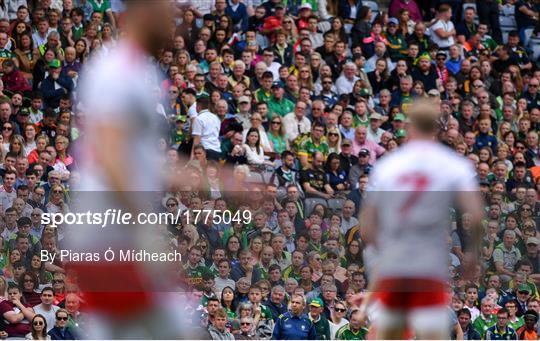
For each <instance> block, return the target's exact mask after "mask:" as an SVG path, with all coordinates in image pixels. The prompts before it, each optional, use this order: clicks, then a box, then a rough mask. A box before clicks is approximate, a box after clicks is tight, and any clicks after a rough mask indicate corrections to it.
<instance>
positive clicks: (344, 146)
mask: <svg viewBox="0 0 540 341" xmlns="http://www.w3.org/2000/svg"><path fill="white" fill-rule="evenodd" d="M123 5H124V4H123V2H122V1H121V0H63V1H62V0H0V73H1V75H2V78H1V80H2V82H1V86H0V123H1V133H0V142H1V143H2V144H1V148H0V161H1V169H0V175H1V178H2V185H1V187H0V204H1V207H2V209H1V210H0V211H1V212H0V216H1V219H2V220H1V225H2V228H1V229H0V230H1V233H0V238H1V243H0V248H1V252H0V269H1V270H2V273H1V276H0V314H2V317H1V319H0V320H1V322H0V337H3V338H4V337H19V338H20V337H27V338H29V339H46V338H48V337H50V338H52V339H74V338H85V337H87V332H88V330H86V329H85V322H86V312H85V306H84V292H81V290H80V289H79V285H78V284H80V283H76V281H75V279H73V278H71V277H70V276H69V275H67V274H66V270H65V266H64V265H65V264H62V263H61V262H59V261H58V260H57V261H53V262H47V261H43V260H42V258H41V251H42V250H47V251H48V252H49V253H51V254H54V253H57V252H59V250H61V249H62V246H63V242H62V241H63V237H64V232H65V228H67V227H65V226H59V227H58V228H55V227H53V226H50V225H46V226H45V225H43V224H42V220H41V215H42V214H43V213H67V212H69V211H70V205H71V201H72V200H73V198H74V197H75V196H76V193H75V191H74V189H75V188H77V185H78V184H80V183H81V182H82V181H84V180H85V179H82V178H81V176H80V173H79V171H78V163H80V162H81V160H80V159H79V157H80V154H79V153H78V149H79V148H80V145H81V144H82V141H84V138H85V129H84V127H85V123H86V122H87V121H88V120H92V113H91V112H85V105H84V103H81V102H80V101H79V94H78V92H77V90H78V89H77V83H78V79H79V76H80V75H81V72H84V70H85V66H86V65H88V63H89V62H91V61H92V60H93V59H96V58H107V55H108V53H109V52H110V51H111V50H113V49H115V47H116V46H117V45H118V42H119V39H120V38H121V37H122V34H123V27H122V15H123V11H124V7H123ZM176 9H177V20H176V21H175V22H171V24H170V41H169V42H168V44H167V46H165V47H163V48H161V49H160V50H159V52H158V53H157V54H156V55H155V56H153V58H152V63H153V66H154V70H153V77H155V78H156V79H158V80H159V82H160V84H161V86H159V87H156V88H152V89H148V94H149V95H150V96H154V98H155V100H156V114H155V120H154V122H149V125H153V126H155V127H156V128H157V129H158V130H159V131H160V132H161V137H160V138H159V140H158V139H156V148H159V153H160V155H161V162H162V163H161V164H160V165H156V166H157V167H159V168H160V169H161V170H162V172H163V178H164V179H166V184H165V186H166V187H165V190H164V192H163V193H161V201H160V202H159V203H158V206H159V207H157V206H156V207H155V208H156V209H159V210H160V211H162V212H170V213H173V214H175V215H176V213H177V212H180V213H181V215H180V216H181V219H180V221H174V222H171V223H170V224H169V225H168V226H167V228H166V233H165V237H166V238H167V239H168V241H169V242H170V247H171V248H174V249H175V250H177V251H178V252H180V253H181V254H182V256H183V257H182V264H177V271H178V275H179V276H178V278H179V279H178V283H177V284H178V288H179V289H178V291H179V292H180V293H181V294H182V295H184V296H186V297H187V298H188V299H189V304H186V306H185V314H184V315H183V316H178V319H179V320H180V319H182V320H185V319H186V318H187V319H189V320H190V321H191V326H192V328H190V330H191V331H190V333H191V334H190V336H191V337H193V338H202V339H204V338H212V339H215V340H216V339H217V340H225V339H270V338H272V339H343V340H360V339H365V338H366V337H368V334H369V333H371V332H372V330H373V329H374V328H376V325H375V326H374V325H373V322H374V321H375V322H376V308H374V309H371V308H370V309H368V310H369V314H368V317H369V318H368V319H365V318H364V314H363V311H361V310H360V309H359V306H358V304H359V303H360V300H359V299H358V298H359V297H364V298H365V299H367V297H368V296H369V297H370V300H372V301H373V304H372V305H373V306H375V307H376V301H377V298H376V296H377V295H376V288H375V292H374V293H371V294H368V285H369V283H370V281H369V280H370V278H369V271H368V270H369V269H368V268H369V260H368V259H367V257H366V258H365V257H364V245H363V242H362V235H361V221H359V220H358V217H359V215H358V214H359V211H360V209H361V207H362V201H363V200H364V198H365V197H366V196H369V178H370V174H372V173H371V172H372V170H373V167H374V166H375V165H376V163H377V160H379V159H380V158H384V157H385V155H386V154H388V153H392V152H393V151H395V150H396V149H398V148H400V146H401V145H403V144H405V143H407V122H408V118H407V111H408V108H409V107H410V105H411V103H413V102H414V101H415V100H417V99H421V98H426V99H429V100H431V101H432V102H433V105H434V106H436V107H437V108H440V112H441V116H440V121H439V125H440V133H439V140H440V142H441V143H442V144H444V145H446V146H447V147H448V148H451V149H454V150H455V152H456V153H459V154H461V155H463V157H466V158H468V159H469V160H470V161H471V162H472V163H473V164H474V166H475V169H476V171H477V174H476V177H477V180H478V184H479V189H480V191H481V192H482V194H483V197H484V199H485V211H486V217H485V221H484V224H483V228H484V231H483V239H482V244H481V245H479V246H478V248H479V249H480V250H481V254H480V255H479V262H478V266H477V267H476V269H475V271H474V276H472V278H468V276H466V274H465V272H464V268H463V267H462V266H461V264H462V262H463V260H464V259H465V258H466V256H467V253H468V252H470V250H471V249H474V248H473V247H472V246H471V240H472V239H471V236H472V234H473V233H472V232H471V226H470V224H469V221H468V216H467V212H456V211H454V210H452V208H450V207H449V215H451V216H452V217H453V224H452V229H451V231H449V234H448V249H449V263H448V271H449V282H448V285H447V288H448V318H449V319H451V320H452V325H453V328H452V330H451V331H449V333H451V335H452V338H454V339H515V340H517V339H519V340H538V338H539V333H540V323H538V316H539V314H540V291H539V287H540V286H539V284H540V270H539V266H540V260H539V252H540V251H539V250H540V246H539V245H540V202H539V200H538V199H539V193H538V190H539V189H540V186H538V184H539V178H540V144H539V136H538V134H539V129H540V93H539V86H540V64H538V60H537V59H535V57H538V56H536V55H535V53H534V51H533V50H534V47H535V46H534V38H535V36H536V34H537V31H540V29H539V28H538V27H539V26H538V24H539V20H538V18H539V14H540V3H538V2H537V1H533V0H518V1H515V0H504V1H502V2H501V1H497V0H482V1H476V2H475V1H472V2H467V1H461V0H447V1H444V0H431V1H428V0H418V1H415V0H392V1H390V3H389V5H388V8H387V9H386V8H382V5H381V8H379V6H378V4H377V2H374V1H362V0H284V1H282V0H266V1H262V0H193V1H189V0H177V1H176ZM504 15H506V16H509V17H514V18H515V24H516V26H515V27H513V28H512V29H510V30H504V27H501V23H500V18H501V17H502V16H504ZM143 24H144V23H141V25H143ZM103 148H107V146H106V145H104V146H103ZM119 157H120V156H119ZM375 169H376V168H375ZM201 210H211V211H210V212H212V214H211V218H210V219H209V220H208V219H202V218H201V216H200V215H199V214H198V213H200V211H201ZM247 211H249V212H250V214H248V215H246V214H244V213H245V212H247ZM239 213H241V214H239ZM246 217H249V218H246ZM403 261H404V262H406V261H407V260H406V259H404V260H403ZM370 289H373V288H370ZM413 335H414V331H410V335H404V338H405V337H412V336H413Z"/></svg>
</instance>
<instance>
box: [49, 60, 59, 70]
mask: <svg viewBox="0 0 540 341" xmlns="http://www.w3.org/2000/svg"><path fill="white" fill-rule="evenodd" d="M49 67H50V68H53V69H58V68H59V67H62V63H60V61H59V60H58V59H53V60H51V62H50V63H49Z"/></svg>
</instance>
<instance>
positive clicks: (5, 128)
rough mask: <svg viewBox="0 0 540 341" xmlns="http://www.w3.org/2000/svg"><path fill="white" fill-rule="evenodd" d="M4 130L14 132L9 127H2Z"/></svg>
mask: <svg viewBox="0 0 540 341" xmlns="http://www.w3.org/2000/svg"><path fill="white" fill-rule="evenodd" d="M2 129H4V130H13V128H12V127H8V126H5V127H2Z"/></svg>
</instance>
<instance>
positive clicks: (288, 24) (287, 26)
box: [281, 15, 298, 45]
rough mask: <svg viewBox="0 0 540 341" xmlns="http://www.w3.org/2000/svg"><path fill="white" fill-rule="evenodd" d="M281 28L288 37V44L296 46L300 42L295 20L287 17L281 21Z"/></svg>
mask: <svg viewBox="0 0 540 341" xmlns="http://www.w3.org/2000/svg"><path fill="white" fill-rule="evenodd" d="M281 27H282V28H283V31H284V32H285V34H286V35H287V44H290V45H294V44H295V43H296V41H297V40H298V29H297V28H296V24H295V23H294V19H293V18H292V17H290V16H288V15H287V16H285V17H284V18H283V20H282V21H281Z"/></svg>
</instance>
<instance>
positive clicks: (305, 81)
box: [298, 64, 313, 91]
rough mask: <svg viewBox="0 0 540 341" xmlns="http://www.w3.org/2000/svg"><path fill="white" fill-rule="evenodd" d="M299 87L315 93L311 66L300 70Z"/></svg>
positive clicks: (302, 67)
mask: <svg viewBox="0 0 540 341" xmlns="http://www.w3.org/2000/svg"><path fill="white" fill-rule="evenodd" d="M298 86H300V87H301V88H302V87H304V88H308V89H309V91H313V76H312V75H311V66H310V65H309V64H308V65H303V66H301V67H300V68H299V70H298Z"/></svg>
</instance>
